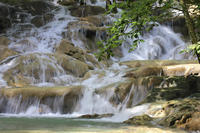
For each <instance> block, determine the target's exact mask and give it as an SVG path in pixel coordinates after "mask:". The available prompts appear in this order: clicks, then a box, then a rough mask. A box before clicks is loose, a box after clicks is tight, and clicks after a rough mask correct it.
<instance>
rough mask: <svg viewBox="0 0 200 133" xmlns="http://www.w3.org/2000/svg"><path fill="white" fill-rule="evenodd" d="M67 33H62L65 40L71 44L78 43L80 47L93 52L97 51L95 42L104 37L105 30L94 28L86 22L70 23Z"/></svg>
mask: <svg viewBox="0 0 200 133" xmlns="http://www.w3.org/2000/svg"><path fill="white" fill-rule="evenodd" d="M67 29H68V30H67V32H65V33H63V36H64V38H65V39H67V40H70V41H72V42H77V41H78V42H79V45H80V47H82V48H85V49H88V50H92V51H95V50H96V49H97V45H96V41H97V40H98V38H100V37H101V36H104V34H105V31H106V28H105V27H96V26H95V25H94V24H92V23H89V22H87V21H75V22H70V23H69V24H68V26H67Z"/></svg>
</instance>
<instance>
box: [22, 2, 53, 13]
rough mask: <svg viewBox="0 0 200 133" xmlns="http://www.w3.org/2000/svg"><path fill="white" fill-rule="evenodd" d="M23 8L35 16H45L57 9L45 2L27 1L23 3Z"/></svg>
mask: <svg viewBox="0 0 200 133" xmlns="http://www.w3.org/2000/svg"><path fill="white" fill-rule="evenodd" d="M21 7H22V8H23V9H24V10H26V11H28V12H29V13H31V14H32V15H33V16H35V15H43V14H45V13H48V12H51V11H52V10H53V9H55V6H54V5H53V4H50V3H48V2H45V1H43V0H34V1H26V2H23V3H22V5H21Z"/></svg>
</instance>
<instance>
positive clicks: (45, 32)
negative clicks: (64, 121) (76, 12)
mask: <svg viewBox="0 0 200 133" xmlns="http://www.w3.org/2000/svg"><path fill="white" fill-rule="evenodd" d="M53 3H57V2H55V1H54V2H53ZM86 3H87V4H89V5H95V6H103V7H105V2H103V1H101V0H98V1H97V2H96V3H95V4H94V3H92V2H90V1H86ZM56 6H58V5H57V4H56ZM52 13H53V14H54V18H53V21H51V22H49V23H47V24H46V25H44V26H42V27H40V28H36V27H35V26H33V25H31V24H30V20H27V21H26V23H24V24H22V23H20V24H16V25H15V28H12V29H10V30H9V31H8V32H7V35H8V36H9V37H10V39H11V44H10V45H9V48H10V49H13V50H15V51H17V52H19V53H20V54H19V55H18V56H16V57H15V58H13V59H11V60H10V61H8V62H6V63H3V64H1V65H0V87H6V86H7V84H6V81H4V80H3V76H4V73H5V72H6V71H7V70H9V69H11V68H13V67H15V66H16V65H17V63H15V61H16V60H19V59H20V58H22V57H23V56H24V57H25V56H26V57H27V56H29V55H31V54H33V55H35V56H34V58H36V59H37V60H38V64H33V65H32V68H31V69H32V70H34V69H33V67H35V65H37V67H38V68H37V69H36V70H37V71H38V72H39V76H38V78H37V79H36V78H35V77H34V76H33V75H34V73H33V72H32V73H31V74H26V76H27V77H28V78H31V79H32V80H31V83H30V84H31V85H33V86H72V85H81V86H83V96H82V99H80V100H79V102H78V103H77V106H76V108H75V109H74V112H72V113H71V116H80V115H84V114H108V113H112V114H115V115H114V116H113V117H111V118H110V119H104V120H111V121H118V122H119V121H120V122H121V121H124V120H126V119H128V118H129V117H131V116H134V115H137V114H141V113H144V111H145V110H146V109H147V108H148V105H142V106H139V107H134V108H129V109H127V104H128V102H129V101H130V100H131V101H132V105H131V107H133V105H136V104H137V103H138V102H140V101H141V100H142V99H143V97H145V95H146V89H147V88H143V89H138V87H141V86H134V85H133V86H132V87H131V89H130V91H129V93H128V95H127V97H126V98H125V99H124V100H123V101H122V103H121V104H119V105H118V106H114V105H113V104H112V103H110V101H109V100H110V98H111V97H112V96H113V94H114V89H113V88H115V87H116V86H117V85H118V83H119V82H122V81H124V80H126V78H124V77H123V76H124V74H125V72H126V71H128V68H127V67H126V66H119V65H118V64H117V63H113V65H112V66H111V67H109V68H101V69H99V68H95V69H94V70H93V71H95V72H96V74H92V76H90V77H89V78H87V79H85V80H82V79H81V78H79V77H74V76H73V75H70V74H68V73H67V72H65V70H64V69H63V67H62V66H61V65H60V64H59V63H58V61H57V60H56V59H55V58H54V57H52V56H51V54H54V52H55V48H56V46H57V45H58V44H59V43H60V42H61V40H62V38H63V34H65V33H67V34H65V35H64V36H67V37H69V36H68V35H69V34H70V35H71V41H72V42H73V43H74V45H75V46H77V47H79V48H84V49H87V48H88V47H84V46H85V45H87V44H85V43H89V42H87V39H86V40H85V41H83V39H82V37H85V36H86V35H85V34H86V33H85V32H80V29H81V28H82V27H80V26H78V25H75V26H74V27H68V26H69V24H70V23H71V22H76V21H79V20H80V18H77V17H73V16H71V15H70V12H69V10H68V8H64V7H62V6H58V8H56V9H55V10H53V11H52ZM28 16H29V18H32V16H31V15H30V14H28ZM100 17H101V16H100ZM109 18H110V17H109ZM106 21H111V20H110V19H109V20H106ZM75 24H76V23H75ZM84 24H85V23H83V26H84ZM26 25H29V26H30V27H31V28H28V29H27V30H24V31H23V32H20V30H21V28H22V26H26ZM70 26H72V25H70ZM89 26H90V25H89ZM92 26H93V25H92ZM67 27H68V28H67ZM86 28H87V27H86ZM91 31H92V30H91ZM18 32H20V34H17V35H16V33H18ZM92 34H93V32H92ZM102 34H103V33H102ZM102 34H101V32H97V33H95V39H96V38H100V37H101V36H102ZM80 35H81V36H82V37H80ZM79 37H80V38H79ZM142 38H143V39H144V40H145V42H144V43H142V44H140V45H139V47H138V48H137V49H136V50H135V51H134V52H132V53H128V49H127V45H128V44H129V43H130V42H131V41H132V40H127V42H126V43H125V44H124V46H123V47H122V48H121V49H122V54H123V57H122V58H121V59H120V60H121V61H127V60H145V59H184V57H183V56H182V55H179V54H178V53H177V51H178V50H179V49H181V48H182V47H184V46H185V45H186V44H185V42H183V41H182V40H181V37H180V35H179V34H176V33H174V32H173V31H172V30H171V29H170V28H169V27H166V26H162V25H159V26H158V27H155V28H154V29H153V30H152V31H151V32H150V33H148V34H146V35H144V36H143V37H142ZM67 39H69V38H67ZM69 40H70V39H69ZM91 44H93V42H92V41H91ZM72 60H74V59H72ZM32 61H33V59H29V58H28V59H27V60H26V59H24V60H23V63H24V64H30V63H31V62H32ZM25 68H26V67H25ZM27 68H28V67H27ZM49 68H52V69H53V74H48V72H47V71H48V70H49ZM102 74H103V76H102ZM50 76H51V77H50ZM106 87H108V88H109V89H108V90H109V91H108V92H106V94H98V93H96V92H97V91H101V89H102V88H106ZM139 90H143V91H142V92H140V91H139ZM132 93H134V94H135V95H134V96H133V99H131V98H132V97H131V95H132ZM63 97H64V94H63ZM63 97H56V98H54V99H53V103H55V104H53V105H51V104H52V103H51V104H49V103H50V102H52V100H50V102H47V104H43V103H41V102H40V100H39V99H37V98H33V99H29V100H30V101H26V102H25V103H23V101H22V97H21V96H19V97H15V98H13V99H12V98H11V99H10V100H9V101H7V102H6V104H5V101H4V99H2V98H1V99H0V105H6V108H5V106H2V107H1V108H2V109H3V111H2V112H4V113H13V114H27V115H34V114H35V115H38V114H49V113H50V114H52V113H54V114H55V115H56V116H58V114H59V113H62V112H61V111H60V110H62V108H63V107H62V105H63ZM56 104H57V105H56ZM58 104H59V106H58ZM50 106H51V108H50ZM2 109H1V110H2ZM41 110H44V111H41ZM41 112H42V113H41ZM77 114H78V115H77ZM67 116H68V117H69V116H70V115H67ZM122 117H123V118H122Z"/></svg>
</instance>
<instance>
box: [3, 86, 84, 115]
mask: <svg viewBox="0 0 200 133" xmlns="http://www.w3.org/2000/svg"><path fill="white" fill-rule="evenodd" d="M81 88H82V87H81V86H69V87H66V86H65V87H23V88H11V89H1V91H0V92H1V96H0V98H1V100H4V102H3V104H1V105H0V111H1V113H4V112H5V111H6V110H5V109H4V107H5V106H6V107H7V109H10V113H12V112H15V113H19V112H25V111H26V110H27V109H28V107H30V105H31V103H32V105H34V103H35V102H37V101H40V102H39V103H40V108H38V111H39V112H40V113H42V112H43V113H44V112H45V110H44V109H45V108H42V107H44V106H45V107H47V108H49V109H50V110H51V112H52V113H57V111H60V113H71V112H72V111H73V110H74V108H75V106H76V104H77V102H78V101H79V99H80V98H81V97H82V89H81ZM20 96H21V98H20ZM10 99H15V100H18V101H21V102H20V103H18V105H15V106H17V107H16V110H15V109H13V108H12V104H11V105H10V104H9V102H8V101H9V100H10ZM14 104H16V103H14ZM57 104H60V105H57ZM42 110H43V111H42ZM7 111H8V110H7ZM49 113H50V112H49Z"/></svg>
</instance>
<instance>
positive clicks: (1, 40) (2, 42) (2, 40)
mask: <svg viewBox="0 0 200 133" xmlns="http://www.w3.org/2000/svg"><path fill="white" fill-rule="evenodd" d="M9 44H10V40H9V39H8V38H7V37H5V36H0V47H2V46H6V47H8V45H9Z"/></svg>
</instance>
